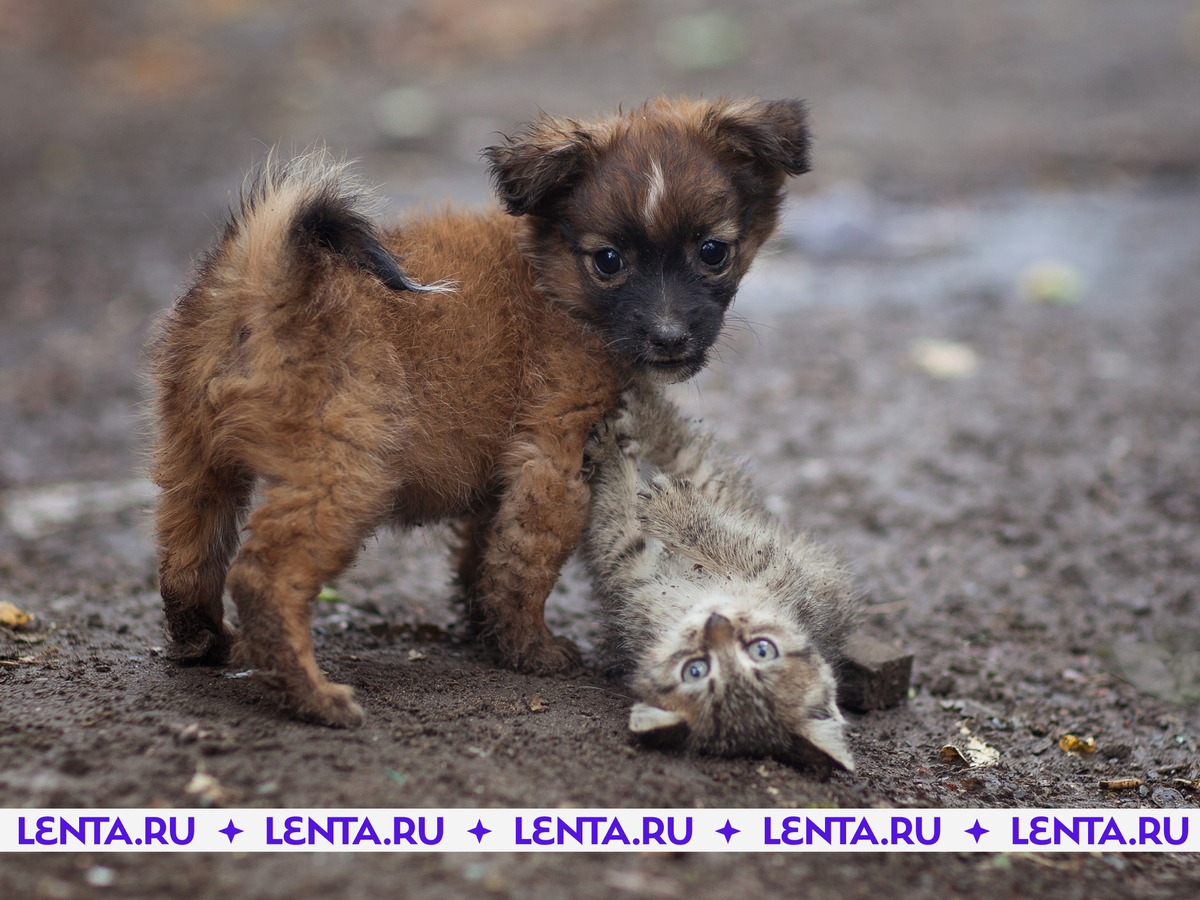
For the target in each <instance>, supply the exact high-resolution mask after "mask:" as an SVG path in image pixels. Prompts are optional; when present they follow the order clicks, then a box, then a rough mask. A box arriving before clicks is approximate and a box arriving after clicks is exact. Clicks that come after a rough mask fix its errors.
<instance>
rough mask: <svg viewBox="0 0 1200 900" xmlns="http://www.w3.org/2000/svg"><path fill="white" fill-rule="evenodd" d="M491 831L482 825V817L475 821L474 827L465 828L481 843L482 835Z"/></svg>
mask: <svg viewBox="0 0 1200 900" xmlns="http://www.w3.org/2000/svg"><path fill="white" fill-rule="evenodd" d="M491 833H492V829H490V828H484V827H483V819H480V820H479V821H478V822H476V823H475V827H474V828H468V829H467V834H473V835H475V840H477V841H478V842H479V843H481V844H482V843H483V836H484V835H485V834H491Z"/></svg>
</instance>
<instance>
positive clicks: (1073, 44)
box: [0, 0, 1200, 487]
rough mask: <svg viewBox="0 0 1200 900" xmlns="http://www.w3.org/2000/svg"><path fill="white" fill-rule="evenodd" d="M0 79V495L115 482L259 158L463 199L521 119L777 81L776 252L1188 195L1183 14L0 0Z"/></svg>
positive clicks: (454, 0)
mask: <svg viewBox="0 0 1200 900" xmlns="http://www.w3.org/2000/svg"><path fill="white" fill-rule="evenodd" d="M0 84H3V88H2V89H0V410H2V412H0V433H2V434H3V436H4V437H3V441H2V442H0V487H13V486H19V485H24V484H32V483H42V482H48V481H56V480H66V479H79V478H85V477H86V478H98V477H114V476H117V475H120V474H123V473H127V472H128V471H129V470H130V468H131V466H132V465H133V461H134V459H135V449H136V447H137V446H138V443H139V435H140V434H141V426H140V425H139V424H138V420H137V417H136V415H135V413H136V410H135V407H136V404H137V403H138V401H139V398H140V397H141V396H142V393H141V387H140V384H139V382H138V377H137V372H138V361H139V353H140V348H141V347H142V345H143V343H144V338H145V334H146V326H147V323H148V320H149V317H150V316H151V314H152V313H154V312H155V311H157V310H161V309H163V308H164V307H165V306H167V305H168V304H169V303H170V301H171V300H172V299H173V297H174V295H175V294H176V292H177V290H178V289H179V286H180V284H181V283H182V282H183V281H184V280H185V278H186V272H187V270H188V265H189V261H190V260H191V259H192V258H193V257H194V256H195V254H196V253H198V252H199V251H200V250H201V249H202V248H203V247H205V246H206V245H207V244H208V243H209V242H210V241H211V240H212V239H213V237H214V236H215V232H216V225H217V224H218V223H219V221H220V219H221V217H222V215H223V213H224V211H225V210H226V208H227V206H228V204H229V202H230V200H231V199H232V197H233V196H234V194H235V192H236V188H237V187H238V186H239V185H240V183H241V180H242V177H243V175H244V173H245V172H247V171H249V170H250V169H251V168H252V166H253V165H254V163H255V162H256V161H257V160H259V159H261V157H262V156H263V154H264V153H265V152H266V150H267V149H268V148H269V147H272V146H276V145H278V146H280V147H282V148H284V149H285V150H291V149H296V150H300V149H303V148H305V147H307V146H309V145H310V144H312V143H314V142H322V143H324V144H326V145H328V146H329V147H330V148H331V149H332V150H333V151H334V152H335V153H337V154H345V155H347V156H350V157H353V158H357V159H359V160H361V162H362V167H363V169H364V170H365V172H366V174H367V176H368V177H369V178H370V179H371V180H373V181H375V182H377V183H379V184H381V185H382V186H383V193H384V195H385V197H386V198H387V200H388V202H389V206H390V207H391V209H393V210H395V209H399V208H401V207H403V206H408V205H411V204H414V203H424V204H430V205H438V204H441V203H443V202H445V201H447V200H453V201H456V202H466V203H476V204H478V203H487V202H490V199H489V189H488V184H487V180H486V176H485V173H484V169H483V166H482V164H481V162H480V160H479V157H478V153H479V150H480V149H481V148H482V147H484V146H486V145H488V144H489V143H491V142H494V141H495V140H496V139H497V137H498V132H508V131H511V130H512V129H513V127H514V126H515V125H516V124H517V123H519V122H521V121H523V120H527V119H528V118H530V117H531V116H533V115H535V114H536V112H537V111H538V110H539V109H545V110H548V111H553V112H555V113H564V114H572V115H587V114H590V113H593V112H598V111H604V110H609V109H612V108H614V107H616V106H617V105H618V104H625V105H626V106H628V105H630V104H635V103H638V102H641V101H642V100H643V99H645V98H647V97H649V96H653V95H655V94H658V93H666V94H679V93H686V94H693V95H701V94H702V95H706V96H716V95H721V94H750V95H759V96H763V97H803V98H806V99H807V100H808V101H809V103H810V104H811V109H812V121H813V128H814V132H815V135H816V155H815V171H814V173H813V174H811V175H809V176H806V177H804V178H802V179H799V180H798V181H796V182H795V183H794V185H793V189H794V191H795V194H796V196H797V197H798V198H804V197H809V196H813V195H816V196H817V197H818V199H819V200H820V201H821V202H820V203H817V204H816V205H813V206H810V207H809V208H808V209H807V212H806V213H805V214H804V215H801V216H798V217H793V224H794V228H793V229H792V231H791V232H790V234H791V237H792V239H793V245H795V246H794V249H800V250H804V249H805V246H804V245H805V243H806V242H807V245H808V246H807V249H808V250H810V251H815V255H816V256H818V257H820V256H824V257H826V258H830V257H834V256H839V257H846V256H853V255H855V254H858V255H863V254H864V253H865V254H867V255H868V256H869V255H872V254H874V255H876V256H877V255H879V254H880V253H890V254H891V255H893V256H894V255H895V254H897V253H905V254H908V255H917V254H922V253H926V252H929V251H932V250H936V249H939V248H941V249H945V245H947V244H950V245H953V244H955V242H956V241H957V240H958V239H959V237H960V236H961V234H960V233H961V231H962V228H963V227H964V226H963V224H962V222H961V221H960V220H961V217H959V219H956V218H955V217H954V216H953V215H949V216H947V215H943V216H941V217H940V218H938V217H934V219H933V220H930V219H929V218H928V217H926V218H925V219H924V220H922V221H921V222H918V223H911V222H908V223H900V224H899V225H897V226H896V227H894V228H891V232H892V233H889V226H888V224H887V223H883V224H882V225H881V223H880V222H879V218H880V216H881V215H882V213H881V212H880V205H879V204H880V203H881V202H888V201H897V202H907V203H913V202H918V203H921V204H924V205H925V206H927V207H935V206H937V205H938V204H944V203H946V202H947V201H948V200H951V199H953V198H961V197H962V196H964V195H979V194H981V193H988V194H990V195H993V196H994V195H996V194H997V193H1000V194H1005V195H1006V196H1018V195H1021V194H1023V193H1024V194H1027V193H1036V194H1043V195H1045V194H1059V195H1061V194H1062V192H1064V191H1070V190H1073V189H1081V188H1082V189H1094V188H1096V187H1097V186H1108V185H1112V184H1113V183H1117V182H1127V181H1129V180H1131V179H1140V180H1142V181H1147V180H1149V181H1152V182H1170V183H1171V184H1172V185H1175V184H1183V185H1187V186H1188V189H1189V190H1191V189H1194V188H1195V185H1196V183H1197V172H1198V169H1197V165H1198V160H1200V102H1198V101H1200V5H1198V4H1197V3H1196V0H1153V2H1145V0H1012V2H1005V3H995V2H988V0H742V2H737V3H735V2H727V3H724V4H720V3H710V2H694V0H658V2H654V3H650V2H643V0H417V2H403V0H343V2H339V3H328V2H322V0H286V2H285V0H0ZM1118 214H1119V211H1118ZM1077 215H1078V217H1079V218H1081V219H1082V220H1083V221H1084V222H1089V221H1094V218H1095V211H1094V210H1084V211H1078V212H1077ZM1018 218H1019V216H1018ZM1033 219H1034V220H1035V221H1034V222H1033V223H1032V225H1031V223H1030V222H1026V221H1023V220H1022V221H1021V222H1020V223H1017V222H1013V223H1011V225H1012V229H1015V230H1016V231H1017V232H1023V231H1025V230H1026V229H1028V228H1029V227H1037V222H1036V220H1037V219H1038V215H1034V216H1033ZM1010 231H1011V229H1010ZM898 244H903V246H894V245H898ZM1085 249H1086V248H1085ZM810 255H812V254H810ZM1034 261H1036V260H1034V259H1033V258H1032V257H1031V258H1030V259H1015V260H1007V259H1006V260H1004V261H1003V263H1002V265H1012V266H1016V267H1018V268H1019V267H1020V266H1022V265H1024V264H1026V263H1030V262H1034ZM1067 262H1068V263H1070V265H1072V266H1075V267H1078V266H1081V265H1084V264H1085V263H1088V262H1089V260H1088V259H1079V260H1067ZM793 274H794V273H793ZM1002 275H1003V277H1004V278H1006V279H1007V281H1008V282H1013V283H1015V280H1016V279H1017V278H1018V277H1019V273H1017V272H1003V273H1002ZM1066 277H1067V278H1068V279H1070V278H1071V277H1073V276H1072V275H1071V274H1070V273H1068V274H1067V275H1066ZM793 280H794V279H793Z"/></svg>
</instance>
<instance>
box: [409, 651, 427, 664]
mask: <svg viewBox="0 0 1200 900" xmlns="http://www.w3.org/2000/svg"><path fill="white" fill-rule="evenodd" d="M424 658H425V654H424V653H422V652H421V651H420V650H417V649H416V648H415V647H414V648H413V649H412V650H409V651H408V661H409V662H417V661H418V660H421V659H424Z"/></svg>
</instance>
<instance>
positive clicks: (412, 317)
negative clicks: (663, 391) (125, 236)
mask: <svg viewBox="0 0 1200 900" xmlns="http://www.w3.org/2000/svg"><path fill="white" fill-rule="evenodd" d="M484 156H485V157H486V158H487V159H488V161H489V163H490V167H491V175H492V179H493V181H494V183H495V186H496V189H497V191H498V194H499V197H500V201H501V204H502V206H503V207H504V212H506V213H508V215H505V214H504V212H501V211H499V210H497V211H494V212H483V213H470V212H458V211H452V212H446V213H442V214H439V215H426V216H421V217H416V218H412V219H410V220H408V221H406V222H402V223H401V224H398V225H396V226H393V227H390V228H387V229H380V228H378V227H377V226H376V225H375V224H374V223H373V222H372V221H371V219H370V218H369V217H368V215H367V213H366V212H365V208H364V204H363V192H362V191H361V189H360V188H359V187H358V186H356V185H355V183H354V182H353V181H352V180H351V179H350V178H349V177H348V176H347V174H346V172H345V170H344V167H342V166H338V165H332V164H330V163H328V162H327V161H325V160H323V159H320V158H309V159H302V160H298V161H296V162H293V163H291V164H287V165H268V166H267V167H266V169H265V171H264V172H263V174H261V175H260V176H259V177H258V178H257V179H256V180H255V181H254V182H253V184H252V185H251V186H250V187H249V188H248V189H247V190H246V191H245V192H244V193H243V196H242V199H241V203H240V207H239V208H238V209H237V210H236V211H235V212H234V213H233V214H232V215H231V216H230V218H229V221H228V223H227V224H226V226H225V229H224V233H223V235H222V236H221V238H220V240H219V241H218V242H217V244H216V245H215V246H214V247H213V248H212V249H211V250H210V251H209V252H208V254H207V255H206V256H205V257H204V258H203V260H202V261H201V263H200V265H199V267H198V272H197V274H196V276H195V279H194V281H193V283H192V285H191V287H189V288H188V289H187V291H186V292H184V294H183V295H182V296H181V297H180V298H179V300H178V301H177V302H176V303H175V305H174V306H173V308H172V309H171V310H170V312H169V313H168V314H167V315H166V317H165V319H164V321H163V322H162V325H161V329H160V332H159V334H158V336H157V339H156V341H155V343H154V345H153V350H152V372H153V377H154V380H155V383H156V406H155V409H156V414H157V421H158V435H157V438H158V439H157V445H156V448H155V450H154V455H153V461H152V472H153V477H154V479H155V481H156V483H157V484H158V485H159V487H160V488H161V489H162V492H161V498H160V502H159V506H158V511H157V519H156V528H157V543H158V555H159V583H160V588H161V591H162V597H163V605H164V609H165V612H166V628H167V632H168V636H169V640H170V653H171V655H172V656H173V657H174V658H176V659H180V660H190V661H196V662H208V663H218V662H222V661H224V660H225V659H226V658H227V657H228V656H229V655H230V652H231V650H232V652H233V655H234V657H235V659H236V660H237V662H238V664H239V665H244V666H247V667H250V668H253V669H254V670H255V671H256V674H257V678H258V679H259V681H260V683H261V684H263V685H264V686H265V687H266V688H267V689H268V690H269V691H270V692H271V693H273V694H274V695H275V696H276V697H277V699H278V700H279V701H280V702H281V703H282V704H283V705H284V706H285V707H287V708H288V709H290V710H291V711H292V712H293V713H294V714H296V715H297V716H299V717H301V718H304V719H309V720H312V721H316V722H320V723H324V724H327V725H335V726H352V725H356V724H358V723H359V722H361V720H362V711H361V709H360V708H359V706H358V705H357V704H356V703H355V702H354V700H353V699H352V696H351V691H350V689H349V688H347V687H345V686H343V685H337V684H332V683H330V682H329V681H327V680H326V679H325V677H324V676H323V675H322V673H321V671H320V669H319V668H318V666H317V662H316V659H315V657H314V655H313V649H312V641H311V633H310V627H309V606H310V604H311V602H312V600H313V597H314V596H315V595H316V593H317V592H318V590H319V589H320V587H321V585H322V584H323V583H324V582H326V581H328V580H329V579H331V578H333V577H335V576H336V575H337V574H338V573H339V572H341V571H343V570H344V569H345V568H346V567H347V566H349V565H350V563H351V562H352V561H353V560H354V557H355V554H356V552H357V550H358V548H359V546H360V545H361V544H362V542H363V540H364V539H365V538H366V537H367V536H368V535H369V534H370V533H371V532H372V530H373V529H375V528H377V527H379V526H380V525H381V524H384V523H395V524H398V525H411V524H415V523H420V522H428V521H432V520H437V519H447V518H450V519H454V520H457V521H458V522H459V523H460V526H461V536H462V546H461V548H460V550H459V553H458V579H459V582H460V586H461V589H462V592H463V594H464V597H465V600H466V606H467V612H468V616H469V618H470V620H471V621H472V622H473V623H474V624H475V625H476V626H477V627H478V629H479V631H480V632H481V634H482V635H483V636H484V638H485V639H487V640H489V641H490V642H491V644H492V645H493V646H494V647H495V648H496V650H497V651H498V653H499V656H500V658H501V660H502V661H503V662H504V663H506V664H507V665H510V666H513V667H515V668H517V669H519V670H521V671H526V672H532V673H536V674H549V673H555V672H562V671H568V670H570V669H572V668H573V667H575V666H577V665H578V663H579V655H578V651H577V650H576V649H575V647H574V646H573V645H572V644H571V643H570V642H569V641H566V640H564V639H562V638H558V637H555V636H554V635H551V634H550V632H549V631H548V630H547V628H546V625H545V621H544V618H543V606H544V604H545V600H546V597H547V595H548V594H549V592H550V590H551V588H552V587H553V585H554V582H555V580H556V579H557V577H558V572H559V568H560V567H561V565H562V563H563V562H564V561H565V560H566V558H567V557H568V556H569V555H570V554H571V552H572V551H573V550H574V549H575V546H576V544H577V543H578V542H579V539H580V536H581V533H582V530H583V527H584V525H585V523H586V521H587V517H588V508H589V492H588V488H587V486H586V484H585V483H584V480H583V478H582V477H581V474H580V467H581V463H582V453H583V444H584V441H585V440H586V439H587V437H588V435H589V433H590V432H591V431H592V429H593V427H594V426H595V424H596V423H597V422H598V421H599V420H600V418H601V417H602V416H604V415H605V414H606V413H607V412H608V411H609V410H610V409H612V408H613V406H614V405H615V403H616V401H617V398H618V397H619V396H620V394H621V392H622V391H623V390H624V389H625V388H626V387H628V386H629V385H631V384H635V383H641V382H644V381H647V380H650V381H653V380H659V381H662V380H665V381H678V380H682V379H684V378H687V377H689V376H691V375H693V374H694V373H696V372H697V371H699V370H700V369H701V368H702V367H703V366H704V364H705V361H706V359H707V355H708V352H709V349H710V348H711V346H712V344H713V342H714V341H715V340H716V338H717V336H718V334H719V332H720V330H721V327H722V322H723V317H724V313H725V310H726V309H727V307H728V306H729V304H730V302H731V301H732V300H733V297H734V293H735V292H736V290H737V286H738V283H739V281H740V280H741V278H742V276H743V275H744V274H745V272H746V270H747V268H748V267H749V265H750V262H751V260H752V259H753V258H754V254H755V251H757V249H758V248H759V246H760V245H761V244H762V242H763V241H764V240H765V239H766V238H767V236H768V235H769V234H770V233H771V231H772V230H773V229H774V227H775V225H776V220H777V215H778V209H779V205H780V202H781V199H782V193H783V185H784V182H785V180H786V178H787V176H789V175H794V174H799V173H801V172H804V171H806V170H807V168H808V132H807V128H806V124H805V116H804V109H803V106H802V105H801V104H800V103H799V102H797V101H792V100H784V101H775V102H761V101H751V100H722V101H716V102H705V101H688V100H678V101H677V100H662V99H660V100H656V101H653V102H651V103H649V104H647V105H645V106H643V107H641V108H639V109H637V110H635V111H632V112H630V113H627V114H621V113H618V114H616V115H611V116H608V117H605V118H600V119H597V120H593V121H582V122H577V121H573V120H568V119H558V118H550V117H543V118H541V119H539V120H537V121H536V122H534V123H533V124H531V125H529V126H527V127H525V128H524V129H523V130H522V131H520V132H519V133H517V134H516V135H515V136H514V137H511V138H508V139H506V140H505V141H504V142H503V143H502V144H500V145H498V146H494V147H491V148H489V149H487V150H485V151H484ZM256 489H257V490H259V491H260V496H261V502H260V503H259V504H258V506H257V507H256V508H255V509H254V510H253V511H252V512H251V511H250V510H249V506H250V502H251V496H252V494H254V492H255V491H256ZM247 513H249V515H248V518H247ZM243 524H244V531H245V538H244V540H242V541H241V545H240V548H239V537H240V532H241V530H242V526H243ZM231 563H232V565H231ZM226 587H227V588H228V589H229V591H230V594H231V596H232V598H233V601H234V603H235V604H236V606H237V610H238V617H239V620H240V628H241V631H240V635H239V634H236V633H235V632H234V630H233V629H232V627H231V626H230V625H229V624H228V623H227V622H226V621H225V618H224V608H223V601H222V597H223V591H224V589H225V588H226Z"/></svg>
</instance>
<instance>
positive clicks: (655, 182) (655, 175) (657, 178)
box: [642, 160, 667, 224]
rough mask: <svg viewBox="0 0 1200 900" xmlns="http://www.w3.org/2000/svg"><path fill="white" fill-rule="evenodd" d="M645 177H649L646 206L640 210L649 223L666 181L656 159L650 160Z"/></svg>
mask: <svg viewBox="0 0 1200 900" xmlns="http://www.w3.org/2000/svg"><path fill="white" fill-rule="evenodd" d="M646 177H647V178H649V179H650V187H649V189H648V190H647V191H646V206H645V207H644V208H643V210H642V217H643V218H644V219H645V220H646V223H647V224H649V223H650V222H652V221H653V219H654V212H655V210H657V209H658V204H659V203H661V202H662V198H663V195H664V194H666V192H667V183H666V181H665V179H664V178H663V173H662V169H661V168H660V167H659V165H658V160H653V161H651V163H650V172H649V174H648V175H647V176H646Z"/></svg>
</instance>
